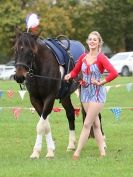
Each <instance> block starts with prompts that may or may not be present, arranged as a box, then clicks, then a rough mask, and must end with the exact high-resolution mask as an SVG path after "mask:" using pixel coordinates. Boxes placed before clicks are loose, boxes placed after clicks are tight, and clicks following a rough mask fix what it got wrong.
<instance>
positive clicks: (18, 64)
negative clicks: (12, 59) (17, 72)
mask: <svg viewBox="0 0 133 177" xmlns="http://www.w3.org/2000/svg"><path fill="white" fill-rule="evenodd" d="M17 66H23V67H25V68H27V69H28V70H30V67H29V66H28V65H26V64H24V63H16V64H15V67H17Z"/></svg>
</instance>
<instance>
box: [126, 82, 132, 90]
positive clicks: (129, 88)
mask: <svg viewBox="0 0 133 177" xmlns="http://www.w3.org/2000/svg"><path fill="white" fill-rule="evenodd" d="M132 85H133V83H128V84H127V85H126V88H127V91H128V92H130V91H131V89H132Z"/></svg>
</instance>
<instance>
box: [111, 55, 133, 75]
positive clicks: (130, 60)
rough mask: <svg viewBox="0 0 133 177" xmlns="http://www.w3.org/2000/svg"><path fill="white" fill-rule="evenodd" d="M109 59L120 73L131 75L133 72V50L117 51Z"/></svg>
mask: <svg viewBox="0 0 133 177" xmlns="http://www.w3.org/2000/svg"><path fill="white" fill-rule="evenodd" d="M109 61H110V62H111V63H112V65H113V66H114V67H115V69H116V70H117V72H118V73H119V74H120V75H122V76H130V75H132V74H133V52H120V53H117V54H115V55H113V56H112V57H111V58H110V60H109Z"/></svg>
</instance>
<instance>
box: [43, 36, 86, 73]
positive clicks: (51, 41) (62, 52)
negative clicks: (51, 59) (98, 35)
mask: <svg viewBox="0 0 133 177" xmlns="http://www.w3.org/2000/svg"><path fill="white" fill-rule="evenodd" d="M44 42H45V44H46V45H47V46H48V47H49V48H50V49H51V50H52V52H53V54H54V55H55V57H56V59H57V62H58V63H59V65H61V66H63V67H64V69H65V73H64V74H67V73H68V72H69V71H70V66H69V65H70V63H71V64H72V65H73V67H74V65H75V64H76V62H77V60H78V58H79V56H80V55H81V54H83V53H84V52H85V47H84V46H83V44H82V43H81V42H79V41H75V40H68V39H63V40H60V39H58V38H48V39H46V40H44Z"/></svg>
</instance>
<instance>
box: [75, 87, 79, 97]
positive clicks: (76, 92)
mask: <svg viewBox="0 0 133 177" xmlns="http://www.w3.org/2000/svg"><path fill="white" fill-rule="evenodd" d="M75 94H76V96H77V97H78V98H79V90H78V89H77V90H75Z"/></svg>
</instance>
